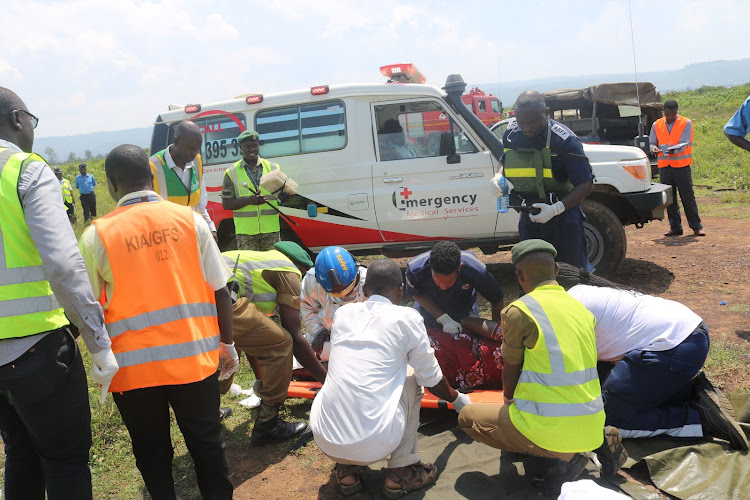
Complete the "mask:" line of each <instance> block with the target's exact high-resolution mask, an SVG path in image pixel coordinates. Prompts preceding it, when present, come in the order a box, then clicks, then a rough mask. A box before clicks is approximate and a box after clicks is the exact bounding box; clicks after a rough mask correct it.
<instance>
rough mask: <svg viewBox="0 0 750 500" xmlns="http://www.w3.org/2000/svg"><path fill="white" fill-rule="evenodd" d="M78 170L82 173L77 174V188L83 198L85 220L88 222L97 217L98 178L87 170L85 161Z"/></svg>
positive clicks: (82, 206)
mask: <svg viewBox="0 0 750 500" xmlns="http://www.w3.org/2000/svg"><path fill="white" fill-rule="evenodd" d="M78 172H80V173H79V174H78V175H77V176H76V189H77V190H78V197H79V198H80V200H81V208H82V209H83V220H84V222H86V221H89V220H91V219H92V218H94V217H96V193H94V186H96V179H94V175H93V174H89V173H87V172H86V164H85V163H81V164H80V165H78Z"/></svg>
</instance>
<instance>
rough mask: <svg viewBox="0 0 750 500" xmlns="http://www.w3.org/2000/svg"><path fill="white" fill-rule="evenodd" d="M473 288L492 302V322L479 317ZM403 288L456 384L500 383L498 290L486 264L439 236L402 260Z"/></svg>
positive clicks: (500, 300) (495, 386) (500, 299)
mask: <svg viewBox="0 0 750 500" xmlns="http://www.w3.org/2000/svg"><path fill="white" fill-rule="evenodd" d="M477 292H479V293H480V294H481V295H482V296H483V297H484V298H486V299H487V300H488V301H489V302H490V304H491V306H492V321H493V325H492V327H491V328H490V327H489V324H488V323H487V322H486V320H484V319H482V318H479V306H478V305H477ZM406 293H407V294H408V295H411V296H412V297H414V309H416V310H417V311H419V313H420V314H421V315H422V318H424V322H425V326H426V327H427V334H428V336H429V338H430V343H431V345H432V347H433V349H435V356H436V357H437V360H438V363H440V368H441V369H442V371H443V375H445V378H447V379H448V381H449V382H450V384H451V386H452V387H455V388H457V389H470V388H478V387H482V388H488V389H490V388H491V389H499V388H500V387H501V385H502V368H503V361H502V355H501V345H502V332H501V329H500V327H499V321H500V312H501V311H502V308H503V290H502V288H500V285H498V283H497V281H495V278H494V277H493V276H492V273H490V272H489V271H488V270H487V267H486V266H485V265H484V264H483V263H482V262H481V261H480V260H479V259H478V258H477V256H476V255H474V254H473V253H472V252H469V251H461V249H459V248H458V246H457V245H456V244H455V243H452V242H450V241H439V242H437V243H436V244H435V246H434V247H432V250H430V251H429V252H425V253H423V254H421V255H418V256H416V257H414V258H413V259H411V260H410V261H409V262H408V263H407V265H406Z"/></svg>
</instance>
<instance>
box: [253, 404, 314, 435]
mask: <svg viewBox="0 0 750 500" xmlns="http://www.w3.org/2000/svg"><path fill="white" fill-rule="evenodd" d="M280 409H281V405H276V406H271V405H267V404H266V403H263V402H262V401H261V403H260V408H259V409H258V417H257V418H256V419H255V425H254V426H253V432H252V434H250V442H251V443H252V444H254V445H256V446H263V445H267V444H271V443H278V442H280V441H287V440H289V439H292V438H295V437H297V436H299V435H300V434H302V433H304V432H305V431H307V423H306V422H286V421H284V420H281V419H280V418H279V410H280Z"/></svg>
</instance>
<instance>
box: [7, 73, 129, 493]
mask: <svg viewBox="0 0 750 500" xmlns="http://www.w3.org/2000/svg"><path fill="white" fill-rule="evenodd" d="M38 121H39V120H38V119H37V118H36V117H35V116H34V115H33V114H31V113H29V111H28V110H27V109H26V105H25V104H24V103H23V101H22V100H21V98H19V97H18V96H17V95H16V94H15V93H14V92H13V91H11V90H9V89H6V88H4V87H0V214H2V217H0V431H2V437H3V441H4V443H5V497H6V498H9V499H14V498H24V499H27V498H28V499H33V500H42V499H43V498H44V497H45V491H46V494H47V497H48V498H82V499H87V498H88V499H90V498H91V497H92V492H91V472H90V471H89V465H88V461H89V448H90V447H91V412H90V409H89V398H88V387H87V386H88V384H87V382H86V371H85V370H84V368H83V362H82V360H81V353H80V352H79V351H78V344H77V343H76V341H75V340H74V338H73V335H72V333H71V329H75V328H76V327H77V329H78V330H79V331H80V334H81V336H82V337H83V341H84V342H85V344H86V346H87V347H88V349H89V351H91V353H92V354H91V357H92V359H93V364H92V369H91V375H92V378H93V379H94V381H95V382H97V383H99V384H101V385H102V389H103V394H104V395H106V391H107V390H108V388H109V383H110V381H111V379H112V377H113V376H114V374H115V372H117V370H118V366H117V361H116V360H115V356H114V354H113V353H112V349H111V348H110V340H109V335H108V334H107V330H106V329H105V327H104V314H103V312H102V308H101V305H99V302H97V301H96V299H95V298H94V293H93V292H92V291H91V285H90V284H89V280H88V274H87V272H86V267H85V265H84V262H83V258H82V257H81V254H80V253H79V251H78V242H77V241H76V237H75V234H74V233H73V229H72V227H71V226H70V224H69V223H68V218H67V215H66V213H65V208H64V205H63V204H62V195H61V191H60V185H59V183H58V181H57V179H56V178H55V176H54V174H53V173H52V169H50V168H49V167H48V166H47V164H46V163H45V162H44V160H43V159H42V158H41V157H40V156H38V155H35V154H33V153H31V150H32V148H33V146H34V128H35V127H36V125H37V123H38ZM71 321H72V323H73V324H72V325H71V324H70V322H71ZM73 325H75V327H74V326H73Z"/></svg>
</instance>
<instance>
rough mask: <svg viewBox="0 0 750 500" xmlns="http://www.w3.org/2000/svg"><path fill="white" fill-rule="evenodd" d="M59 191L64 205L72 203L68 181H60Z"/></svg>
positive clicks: (71, 191) (71, 189)
mask: <svg viewBox="0 0 750 500" xmlns="http://www.w3.org/2000/svg"><path fill="white" fill-rule="evenodd" d="M60 189H61V190H62V195H63V200H65V202H66V203H73V188H72V187H71V185H70V181H69V180H68V179H63V180H61V181H60Z"/></svg>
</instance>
